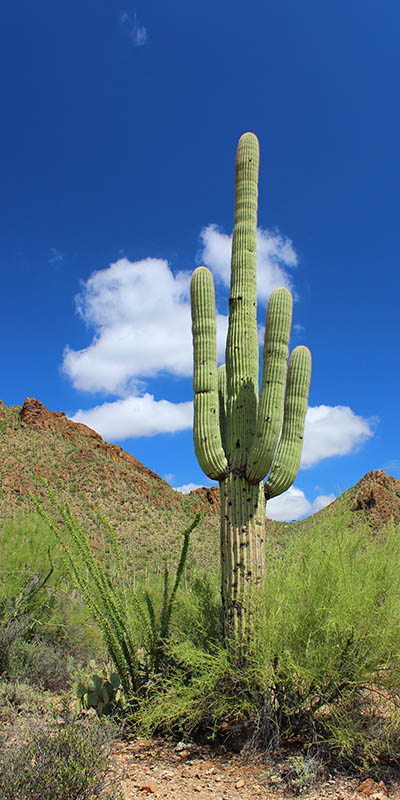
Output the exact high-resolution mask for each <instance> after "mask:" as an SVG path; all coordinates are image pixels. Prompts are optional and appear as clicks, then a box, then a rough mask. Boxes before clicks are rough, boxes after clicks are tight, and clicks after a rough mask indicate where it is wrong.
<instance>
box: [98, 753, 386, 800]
mask: <svg viewBox="0 0 400 800" xmlns="http://www.w3.org/2000/svg"><path fill="white" fill-rule="evenodd" d="M286 764H287V762H286V763H285V764H279V762H276V761H275V762H272V761H271V762H270V763H263V761H261V760H258V759H254V758H251V759H250V758H246V757H244V756H243V755H240V754H234V753H231V752H227V751H225V750H224V748H220V749H218V750H215V749H212V748H211V747H207V746H197V745H187V744H184V743H183V742H180V743H178V744H176V742H166V741H165V740H147V739H136V740H135V741H132V742H131V743H130V742H117V743H115V745H114V751H113V757H112V762H111V767H110V771H111V774H112V776H113V777H115V781H118V782H119V783H120V785H121V787H122V793H123V798H124V800H144V798H146V797H147V798H154V800H156V798H166V797H167V798H171V800H172V798H173V800H253V799H254V800H290V798H293V797H294V796H295V791H296V788H297V787H296V785H293V779H295V778H294V775H293V774H291V775H289V776H288V775H286V777H285V767H286ZM286 771H287V770H286ZM300 797H301V798H302V799H303V800H330V798H332V800H366V799H367V798H369V800H387V798H389V800H400V781H399V782H398V783H396V784H394V783H391V784H390V785H389V784H388V785H386V784H385V783H384V782H383V781H380V780H379V777H376V779H374V778H372V777H371V778H368V779H366V780H363V781H361V780H360V778H354V777H348V776H346V775H335V776H332V775H329V774H326V775H324V776H323V777H321V778H320V779H319V780H318V782H316V783H314V784H313V785H308V786H307V785H305V786H304V787H303V788H302V790H301V794H300Z"/></svg>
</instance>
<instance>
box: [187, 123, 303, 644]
mask: <svg viewBox="0 0 400 800" xmlns="http://www.w3.org/2000/svg"><path fill="white" fill-rule="evenodd" d="M258 164H259V147H258V140H257V137H256V136H255V135H254V134H253V133H245V134H243V136H241V138H240V140H239V145H238V150H237V156H236V170H235V220H234V231H233V239H232V260H231V289H230V297H229V325H228V335H227V342H226V352H225V362H226V363H225V364H224V365H222V366H221V367H219V368H218V369H217V356H216V351H217V347H216V322H215V294H214V282H213V278H212V275H211V272H210V271H209V270H208V269H207V268H206V267H198V268H197V269H195V271H194V273H193V276H192V283H191V304H192V332H193V353H194V371H193V389H194V425H193V432H194V446H195V452H196V456H197V459H198V461H199V464H200V466H201V467H202V469H203V470H204V472H205V473H206V475H208V477H209V478H213V479H214V480H218V481H219V485H220V494H221V567H222V603H223V624H224V635H225V638H226V639H232V640H233V641H234V642H235V643H237V644H239V645H243V643H244V642H245V639H246V637H247V636H248V635H249V631H250V620H251V593H252V588H253V587H254V586H255V585H257V583H259V582H260V580H261V578H262V575H263V573H264V571H265V553H264V544H265V541H264V540H265V501H266V499H267V500H268V499H269V498H271V497H274V496H276V495H278V494H281V493H282V492H284V491H286V489H288V488H289V487H290V486H291V485H292V483H293V481H294V479H295V477H296V474H297V471H298V468H299V464H300V456H301V450H302V445H303V430H304V419H305V414H306V411H307V403H308V392H309V386H310V377H311V354H310V351H309V350H308V348H307V347H302V346H300V347H296V348H295V349H294V350H293V353H292V355H291V358H290V360H289V365H287V359H288V355H289V348H288V345H289V338H290V328H291V322H292V296H291V294H290V292H289V291H288V290H287V289H284V288H281V289H275V291H273V292H272V294H271V296H270V299H269V303H268V309H267V316H266V324H265V338H264V350H263V372H262V379H261V392H260V396H259V387H258V378H259V376H258V362H259V346H258V331H257V288H256V230H257V195H258V188H257V183H258ZM268 473H269V477H268V479H267V482H266V484H265V487H264V479H265V477H266V476H267V475H268Z"/></svg>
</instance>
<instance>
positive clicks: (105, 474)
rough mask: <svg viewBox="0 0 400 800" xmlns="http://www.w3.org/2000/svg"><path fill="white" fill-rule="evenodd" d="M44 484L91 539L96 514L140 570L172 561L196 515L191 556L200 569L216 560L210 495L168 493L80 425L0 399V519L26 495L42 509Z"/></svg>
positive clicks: (26, 504) (29, 404) (215, 507)
mask: <svg viewBox="0 0 400 800" xmlns="http://www.w3.org/2000/svg"><path fill="white" fill-rule="evenodd" d="M41 478H44V479H45V480H46V481H47V483H48V485H49V486H50V488H51V489H52V490H53V491H54V492H55V494H56V496H57V498H58V500H59V502H60V503H65V502H68V504H69V506H70V508H71V511H72V513H73V514H74V516H75V517H76V518H77V519H78V520H79V521H80V522H81V523H82V524H84V525H85V526H86V527H87V528H88V529H90V530H91V531H92V532H93V535H94V536H96V535H98V533H99V526H98V522H97V521H94V520H93V516H94V515H93V509H97V510H98V511H99V512H100V513H101V514H103V515H104V516H105V517H106V518H107V519H108V520H109V521H110V522H111V523H112V525H113V526H114V527H115V529H116V530H117V532H118V535H119V539H120V541H121V542H122V543H125V544H126V547H127V548H128V550H129V551H130V552H131V554H132V555H133V557H134V560H135V562H136V563H137V564H138V567H139V568H140V565H141V564H143V565H146V566H149V565H150V564H151V565H152V566H155V567H158V566H160V568H161V567H162V564H163V563H164V560H165V559H166V557H168V560H171V561H173V560H174V559H175V558H176V556H177V554H178V552H179V550H180V545H181V542H182V536H181V534H182V531H183V530H184V528H185V527H186V526H187V524H188V523H189V522H190V521H191V520H192V519H193V517H194V515H195V513H196V511H198V510H200V511H202V520H201V523H200V525H199V527H198V529H196V536H193V542H192V553H193V556H194V557H195V558H196V559H198V558H199V559H200V560H201V561H202V563H209V562H210V560H212V559H214V558H215V559H216V558H217V557H218V527H219V494H218V490H210V489H201V490H197V491H196V492H192V493H191V495H186V496H185V495H182V494H180V493H179V492H176V491H174V490H173V489H172V488H171V486H169V484H168V483H166V481H164V480H162V478H160V477H159V476H158V475H156V473H155V472H152V471H151V470H149V469H147V467H145V466H143V464H141V463H140V461H138V460H137V459H136V458H134V456H132V455H130V454H129V453H126V452H125V451H124V450H123V449H122V448H121V447H119V446H118V445H115V444H107V442H105V441H103V439H102V437H101V436H100V435H99V434H98V433H96V432H95V431H93V430H92V429H91V428H88V427H87V426H86V425H82V424H80V423H76V422H71V420H69V419H67V417H66V416H65V414H64V413H63V412H60V411H59V412H53V411H49V410H48V409H46V408H45V406H44V405H43V404H42V403H40V402H39V401H38V400H35V399H34V398H31V397H28V398H27V399H26V400H25V402H24V404H23V406H22V407H20V406H12V407H7V406H5V405H4V404H3V403H1V401H0V482H1V491H0V518H5V517H8V516H10V515H13V514H15V513H17V512H18V511H21V512H28V511H30V510H32V508H33V504H32V501H31V495H32V494H34V495H36V496H39V497H40V499H41V501H42V502H43V504H44V505H45V507H46V509H47V510H48V509H50V504H49V499H48V495H47V491H46V489H45V487H44V486H43V482H42V481H41Z"/></svg>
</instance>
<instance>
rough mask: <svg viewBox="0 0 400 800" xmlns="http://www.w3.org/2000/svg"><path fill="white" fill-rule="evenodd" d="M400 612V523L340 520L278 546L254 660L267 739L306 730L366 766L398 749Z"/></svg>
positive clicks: (262, 736)
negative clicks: (380, 527)
mask: <svg viewBox="0 0 400 800" xmlns="http://www.w3.org/2000/svg"><path fill="white" fill-rule="evenodd" d="M399 614H400V529H399V528H397V529H396V528H395V527H392V528H388V529H387V530H386V532H385V534H384V535H382V536H380V537H378V536H371V532H370V530H369V529H368V527H367V526H366V527H362V528H359V529H356V528H353V527H352V526H351V524H349V520H348V519H346V518H344V519H337V520H335V521H333V522H332V523H331V525H330V527H329V528H325V527H322V526H321V525H320V524H314V525H312V526H310V527H309V528H308V530H307V531H306V532H304V533H302V534H301V535H294V536H292V537H291V538H289V539H288V541H287V543H286V545H285V546H284V547H283V548H280V549H279V550H278V549H277V550H275V551H274V552H272V553H271V554H270V557H269V562H268V569H267V575H266V581H265V585H264V587H263V592H262V593H261V594H260V597H259V605H258V609H257V615H256V618H257V624H256V628H255V635H254V640H253V646H252V655H251V659H250V661H249V669H250V670H251V671H252V672H253V676H254V680H255V682H256V684H257V685H258V686H260V687H262V690H263V691H262V695H263V706H262V708H261V709H260V710H259V715H258V728H259V744H260V745H261V746H263V747H270V746H271V744H272V745H274V746H278V745H279V744H280V742H281V741H282V739H283V738H284V737H287V736H291V737H293V736H299V737H302V738H303V739H306V740H308V741H314V742H320V743H321V745H322V744H323V743H324V744H325V745H326V746H328V747H329V750H330V752H331V753H333V754H335V756H337V757H339V758H342V759H345V760H349V761H352V762H354V763H357V764H358V765H362V764H365V765H367V764H370V763H372V762H374V761H376V760H377V759H379V758H387V757H388V755H389V752H390V751H391V750H393V752H392V755H393V757H394V758H395V754H396V752H398V745H399V742H400V719H399V713H398V710H399V699H400V698H399V690H398V687H399V686H400V629H399V625H398V619H399ZM385 715H386V724H384V720H383V716H385ZM378 720H380V723H379V724H378ZM389 720H390V724H388V723H389ZM256 738H257V736H256Z"/></svg>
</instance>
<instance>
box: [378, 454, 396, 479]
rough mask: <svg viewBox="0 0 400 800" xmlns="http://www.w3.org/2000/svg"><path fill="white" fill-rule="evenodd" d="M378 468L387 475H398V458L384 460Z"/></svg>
mask: <svg viewBox="0 0 400 800" xmlns="http://www.w3.org/2000/svg"><path fill="white" fill-rule="evenodd" d="M379 469H383V471H384V472H387V473H388V475H394V476H396V475H399V476H400V458H391V459H390V460H389V461H385V463H384V464H382V466H381V467H379Z"/></svg>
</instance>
